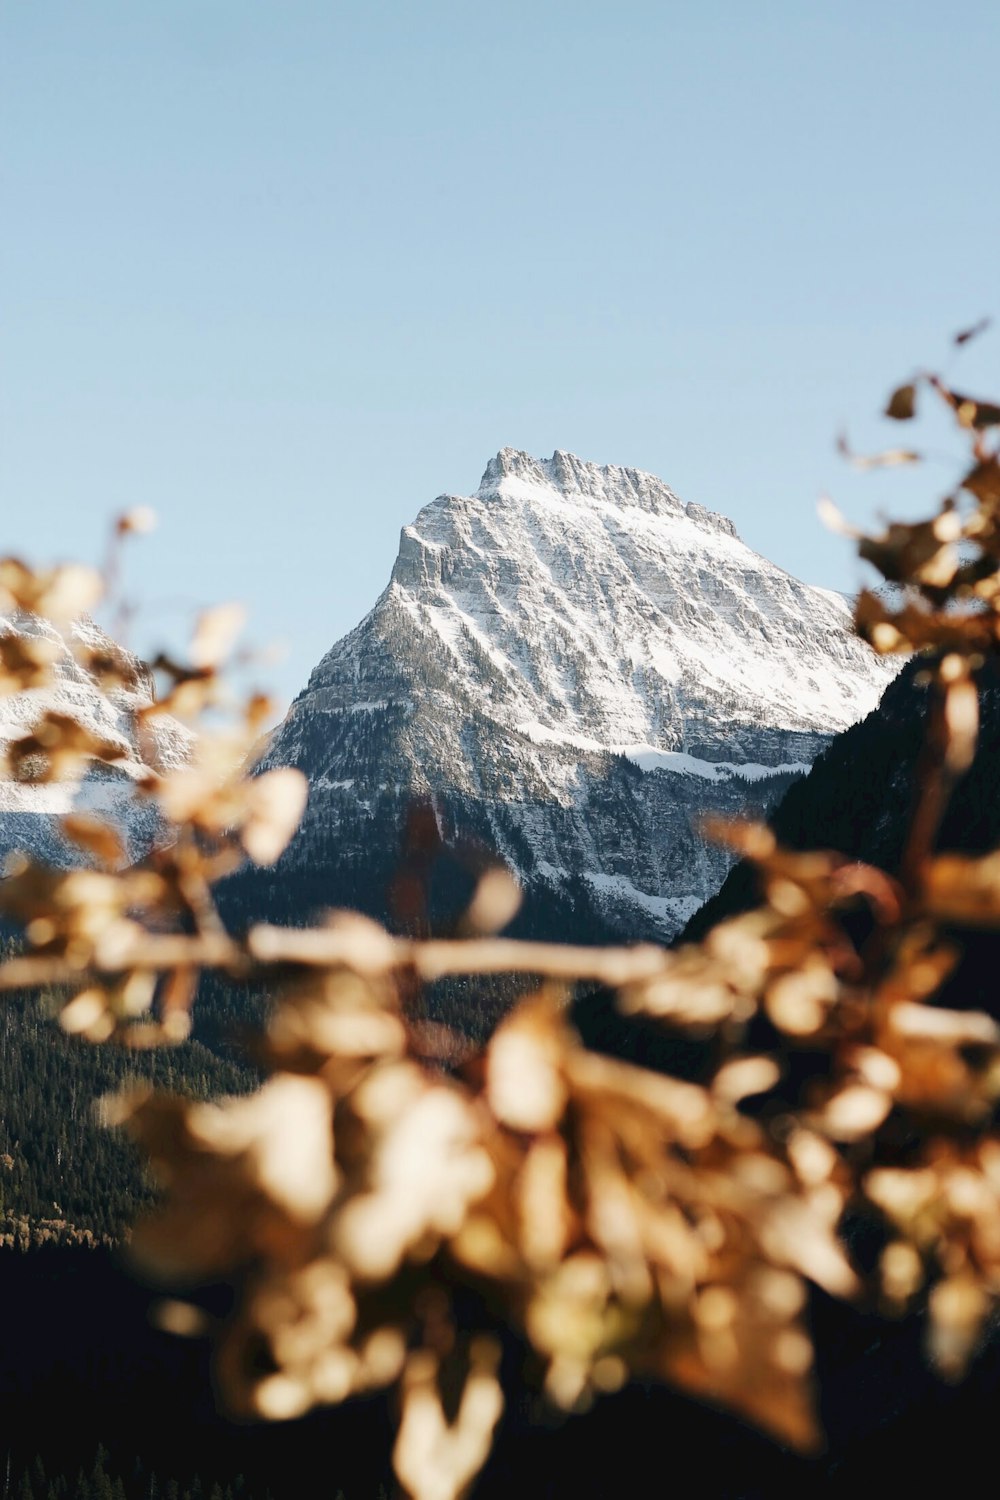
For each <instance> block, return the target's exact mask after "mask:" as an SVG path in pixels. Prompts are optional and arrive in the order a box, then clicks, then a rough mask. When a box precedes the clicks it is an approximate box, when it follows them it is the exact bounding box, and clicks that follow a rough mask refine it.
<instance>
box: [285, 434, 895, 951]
mask: <svg viewBox="0 0 1000 1500" xmlns="http://www.w3.org/2000/svg"><path fill="white" fill-rule="evenodd" d="M892 671H893V669H892V668H889V667H887V666H886V665H885V664H883V663H882V662H881V661H880V660H879V659H878V658H877V657H876V656H875V655H874V654H873V653H872V652H871V651H870V650H869V648H868V647H867V646H865V645H864V644H863V643H861V642H860V641H859V640H857V639H856V638H855V637H854V636H853V635H852V634H851V633H850V611H849V608H848V605H847V603H846V601H845V600H844V599H843V598H842V597H841V596H840V595H838V594H834V593H831V592H829V591H828V590H825V589H818V588H810V587H808V586H807V585H805V584H803V583H800V582H799V581H798V580H797V579H795V578H792V577H791V576H790V575H789V574H787V573H785V572H783V571H782V569H780V568H778V567H776V566H775V565H774V564H772V563H770V562H768V561H767V560H766V559H765V558H763V557H760V556H759V555H758V554H757V553H755V552H753V551H752V549H751V548H750V547H748V546H747V545H746V543H744V542H743V541H742V540H741V539H740V538H739V536H738V535H737V533H736V530H735V528H734V526H733V524H732V522H731V521H729V520H727V519H726V518H725V517H723V516H719V515H715V514H713V513H712V512H710V511H708V510H705V509H704V508H703V507H702V506H699V505H692V504H684V503H683V502H682V501H681V500H680V499H679V498H678V496H677V495H676V494H675V493H674V492H673V490H671V489H670V487H669V486H668V485H666V484H665V483H663V481H662V480H660V479H657V478H656V477H655V476H653V475H651V474H645V473H642V472H641V471H639V470H636V469H624V468H616V467H613V466H610V465H609V466H604V467H599V466H598V465H596V464H592V463H586V462H584V461H582V460H581V459H578V458H575V457H574V456H573V455H572V454H568V453H561V452H556V453H554V454H553V456H552V457H551V458H550V459H536V458H532V457H531V456H530V455H528V454H526V453H521V452H518V451H516V450H514V449H511V448H504V449H502V450H501V452H500V453H498V454H497V456H496V457H495V458H493V459H491V460H490V462H489V464H488V465H487V467H486V471H485V473H484V475H483V478H482V482H481V483H480V485H479V488H478V490H477V491H476V493H475V494H473V495H470V496H459V495H441V496H439V497H438V499H436V500H434V501H432V502H431V503H430V504H429V505H427V506H425V507H424V509H423V510H421V511H420V512H419V514H418V515H417V517H416V520H415V521H414V522H413V524H412V525H411V526H407V527H405V528H404V529H403V532H402V534H401V537H400V545H399V554H398V556H397V559H396V563H395V566H394V568H393V571H392V578H391V580H390V583H389V585H388V587H387V589H386V590H385V592H384V593H383V594H382V596H381V597H380V598H379V600H378V601H377V603H376V604H375V607H374V608H373V609H372V611H371V613H370V614H368V615H367V616H366V617H365V619H364V620H363V621H362V622H361V624H360V625H359V626H358V627H357V628H356V629H355V630H353V631H352V632H351V633H350V634H349V635H347V636H345V637H344V638H343V639H342V640H341V641H339V642H338V643H337V644H336V645H335V646H334V647H333V648H332V650H330V651H329V652H328V653H327V655H326V656H325V657H324V658H323V659H322V661H321V662H320V663H319V665H318V666H317V667H316V669H315V670H314V672H313V673H312V676H311V677H310V679H309V683H308V685H307V687H306V688H305V690H304V691H303V692H302V693H301V694H300V695H299V697H298V698H297V699H296V701H295V703H294V704H293V705H292V707H291V709H290V711H289V713H288V716H287V718H286V719H285V721H284V723H283V724H282V725H281V726H280V728H279V729H278V730H277V731H276V733H275V736H274V740H273V743H272V745H271V748H270V751H269V753H268V756H267V758H266V762H265V764H266V765H269V766H270V765H295V766H298V767H300V768H301V769H302V770H303V771H305V772H306V774H307V775H308V777H309V779H310V782H311V787H312V794H311V798H310V805H309V809H308V811H307V815H306V819H305V822H304V825H303V828H302V830H301V831H300V833H299V835H298V837H297V838H296V840H295V841H294V843H293V845H292V847H291V848H290V849H289V851H288V852H287V854H286V856H285V857H284V859H283V861H282V863H281V865H280V866H279V870H278V876H277V878H276V879H274V880H273V883H272V887H271V891H270V896H271V898H272V899H274V900H275V901H277V902H278V903H279V904H280V903H281V901H282V900H283V899H284V900H294V902H295V903H298V904H301V903H302V902H303V900H305V902H306V903H307V904H313V905H315V904H347V905H359V906H362V907H367V908H369V909H378V908H379V906H380V903H381V899H382V897H381V890H382V883H383V882H384V881H385V879H386V878H388V876H389V874H390V873H391V866H392V863H393V862H394V861H395V859H396V857H397V853H398V847H399V836H400V829H401V827H402V824H403V822H404V819H405V812H406V808H407V806H408V805H409V804H410V803H411V802H412V800H413V799H415V798H423V799H431V800H432V801H433V805H434V807H435V811H436V816H437V820H438V826H439V831H440V833H441V836H442V838H443V839H444V841H445V842H446V843H448V844H453V845H460V844H463V843H464V842H466V841H467V840H470V839H471V840H475V841H478V842H479V843H480V844H482V845H485V846H487V847H489V848H492V849H493V850H495V851H496V852H497V853H498V854H499V855H500V856H501V857H502V858H503V859H504V860H505V861H506V862H507V863H508V864H509V865H510V866H511V867H512V868H513V869H514V870H515V871H516V872H517V873H518V875H519V876H520V878H521V879H522V881H523V882H524V884H525V886H526V888H527V890H528V892H529V897H535V898H537V899H538V900H540V901H541V902H542V903H543V905H545V904H546V903H548V904H547V906H546V910H548V911H550V912H551V911H552V910H553V906H552V903H553V902H554V903H555V908H557V909H559V910H560V912H561V914H562V915H565V913H566V912H567V911H569V910H570V909H572V911H573V913H574V916H575V920H574V927H575V928H576V930H578V931H579V930H580V926H581V922H582V924H583V927H584V929H586V930H596V929H595V928H594V926H593V924H594V923H595V922H596V924H597V927H599V928H602V929H603V930H604V931H605V932H607V931H615V932H617V933H619V934H620V935H622V936H629V935H634V936H639V935H643V936H650V935H656V936H659V937H662V938H669V937H670V936H671V935H672V934H673V933H674V932H675V931H676V930H677V929H678V927H679V926H680V925H681V924H682V923H683V921H684V920H685V918H686V917H687V916H688V915H689V914H690V913H691V912H692V911H693V910H694V909H695V908H696V907H697V906H698V905H699V904H700V903H701V901H702V900H703V899H704V898H705V896H707V895H708V894H709V893H710V892H711V891H713V890H714V889H715V888H716V887H717V885H718V884H719V882H720V881H721V879H722V876H723V875H724V873H725V869H726V866H727V858H726V856H725V855H724V854H723V853H722V852H721V851H718V850H714V849H709V848H708V847H707V846H706V845H705V844H704V842H703V841H702V840H701V839H700V838H699V837H698V835H697V833H696V832H695V831H694V827H693V824H694V821H695V820H696V818H697V816H698V815H699V814H700V813H704V812H707V811H719V812H723V813H727V814H736V813H738V812H740V811H743V810H747V809H751V810H755V811H760V810H762V809H763V808H765V807H766V806H768V805H770V804H771V802H773V800H774V799H775V798H776V797H777V796H778V795H779V794H780V792H781V791H783V790H784V788H785V787H786V786H787V785H788V783H789V780H790V778H792V777H794V776H796V775H798V774H801V773H802V772H803V771H804V770H805V769H806V768H807V767H808V764H809V763H810V762H811V761H812V760H813V758H814V757H815V756H816V755H817V754H818V752H819V751H820V750H822V749H823V748H824V746H825V745H826V744H827V743H828V741H829V740H830V738H831V737H832V736H833V735H834V734H836V733H837V732H838V731H839V730H841V729H843V728H844V727H845V726H847V725H849V724H851V723H853V722H854V721H856V720H857V719H859V718H861V717H862V716H863V715H865V714H866V713H868V712H869V711H870V710H871V709H872V708H873V707H874V706H875V704H876V703H877V701H878V699H879V697H880V695H881V692H882V690H883V688H884V687H885V685H886V684H887V682H888V681H889V679H890V677H891V676H892ZM530 909H531V908H530V901H529V912H530ZM529 925H530V919H529ZM535 925H536V927H537V926H538V925H539V923H538V922H536V923H535ZM540 925H541V927H542V928H544V927H545V926H546V925H547V924H546V920H541V919H540Z"/></svg>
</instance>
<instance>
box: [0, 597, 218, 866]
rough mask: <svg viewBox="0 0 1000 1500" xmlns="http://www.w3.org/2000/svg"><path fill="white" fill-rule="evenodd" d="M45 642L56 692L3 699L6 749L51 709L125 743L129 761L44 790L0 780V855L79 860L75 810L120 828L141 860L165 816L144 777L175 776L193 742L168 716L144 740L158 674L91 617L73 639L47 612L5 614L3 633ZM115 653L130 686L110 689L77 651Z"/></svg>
mask: <svg viewBox="0 0 1000 1500" xmlns="http://www.w3.org/2000/svg"><path fill="white" fill-rule="evenodd" d="M10 634H16V635H20V636H29V637H40V638H41V639H42V640H44V641H45V642H46V644H47V645H48V647H49V649H50V651H51V653H52V658H53V660H52V670H53V674H54V677H55V681H54V683H53V685H52V686H49V687H44V688H32V689H29V690H28V691H25V692H19V693H12V694H8V695H7V696H0V753H2V752H3V751H4V750H6V748H7V746H8V745H9V744H11V742H12V741H14V740H17V739H19V738H21V737H22V736H24V735H26V734H28V733H30V731H31V729H32V727H33V726H34V725H35V724H36V723H37V722H38V720H39V719H40V718H41V716H42V715H43V714H44V713H46V712H53V713H59V714H65V715H67V716H68V717H70V718H72V719H75V720H76V722H77V723H78V724H81V725H82V726H83V727H84V728H85V729H88V730H89V731H90V732H91V733H92V734H94V735H96V736H97V737H98V738H99V739H102V740H105V741H107V742H109V743H110V744H112V745H116V746H120V747H121V759H120V760H116V761H113V762H111V763H109V764H101V763H94V764H93V765H92V768H91V769H90V770H89V771H88V773H87V774H86V775H85V776H82V777H81V778H79V779H78V780H76V781H62V780H61V781H53V782H43V783H39V784H35V783H31V782H24V781H18V780H14V779H12V778H11V777H10V776H9V775H8V776H6V777H4V776H2V775H0V854H8V853H11V852H14V851H17V850H20V851H23V852H24V853H26V854H31V855H34V856H35V857H37V858H39V859H44V860H47V861H48V862H50V863H52V864H56V865H66V864H70V863H75V862H76V861H77V860H78V859H79V855H78V853H75V852H74V851H73V850H72V849H71V848H70V846H68V845H67V844H66V842H65V840H64V839H63V838H62V837H61V835H60V833H59V827H58V820H59V818H61V817H64V816H65V815H66V814H67V813H69V812H71V811H76V812H88V813H93V814H95V815H97V816H100V817H105V818H107V819H108V820H109V821H110V822H112V823H114V824H115V826H116V827H117V828H118V829H119V831H120V833H121V834H122V835H123V836H124V840H125V845H126V849H127V852H128V854H129V855H130V856H131V857H137V856H138V855H139V854H140V853H142V852H143V851H144V849H145V848H146V847H147V846H148V844H149V842H150V840H151V839H152V838H153V836H154V834H155V831H156V824H157V814H156V812H155V810H154V808H153V806H152V805H151V804H150V802H149V801H148V800H147V799H142V798H139V797H137V795H136V792H135V783H136V781H137V780H138V779H139V778H140V777H141V776H143V775H144V774H146V773H147V771H148V769H149V768H152V769H154V770H158V771H165V770H169V769H170V768H171V767H173V766H177V765H180V764H181V763H182V762H183V761H184V760H185V759H186V758H187V755H188V751H189V746H190V740H191V736H190V733H189V731H188V730H186V729H185V728H184V727H183V726H182V725H181V724H179V723H178V722H177V720H176V719H173V718H171V717H170V716H169V715H163V716H158V717H157V718H155V719H154V720H152V721H151V722H152V726H153V727H151V728H146V729H144V730H143V731H142V733H141V735H140V733H139V732H138V730H137V723H136V713H137V711H138V709H140V708H142V707H145V706H146V705H147V704H148V703H150V702H151V701H152V697H153V681H152V675H151V673H150V671H149V669H148V667H146V666H145V665H144V663H142V662H141V661H140V660H139V659H138V657H135V656H133V655H132V654H131V653H130V652H127V651H124V650H123V649H122V648H121V647H120V646H117V645H116V644H115V643H114V642H113V641H112V640H111V638H110V636H108V635H106V634H105V633H104V631H102V630H101V629H100V628H99V626H97V625H95V624H94V622H93V621H92V620H89V619H86V618H84V619H80V620H78V621H77V622H76V623H75V624H74V625H73V626H72V628H71V630H70V632H69V636H68V638H67V637H65V636H64V635H63V634H61V633H60V631H58V630H57V629H56V628H55V626H54V625H52V624H51V623H50V622H49V621H48V620H46V619H44V618H42V617H41V616H39V615H34V614H28V613H25V612H18V613H16V614H14V615H6V616H5V615H0V636H4V635H10ZM74 645H75V646H78V647H79V646H84V647H86V648H88V649H89V650H96V651H98V652H104V653H107V654H108V655H109V656H110V657H112V658H113V659H114V660H115V661H116V664H117V665H118V667H119V669H120V670H121V671H122V672H123V675H124V676H125V677H126V678H127V679H128V682H129V685H128V686H120V687H114V688H111V689H110V690H102V688H101V687H100V686H99V684H98V682H97V680H96V679H95V677H94V676H93V675H92V674H91V673H90V672H89V671H88V670H87V669H86V668H85V667H84V666H82V665H81V663H80V662H79V661H78V660H77V657H76V655H75V654H74V650H73V647H74Z"/></svg>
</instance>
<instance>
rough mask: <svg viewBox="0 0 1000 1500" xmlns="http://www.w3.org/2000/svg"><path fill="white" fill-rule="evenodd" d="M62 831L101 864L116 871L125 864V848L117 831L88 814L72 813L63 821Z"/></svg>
mask: <svg viewBox="0 0 1000 1500" xmlns="http://www.w3.org/2000/svg"><path fill="white" fill-rule="evenodd" d="M61 827H62V831H63V833H64V834H65V835H66V837H67V838H68V839H70V840H71V842H72V843H74V844H76V845H77V847H78V848H80V849H84V850H86V852H87V853H88V854H93V855H94V856H95V858H96V859H98V860H99V861H100V863H101V864H103V865H105V866H107V867H108V868H109V869H115V868H117V867H118V866H119V865H121V864H122V863H123V862H124V859H125V848H124V845H123V844H122V841H121V837H120V835H119V833H118V831H117V829H115V828H113V827H112V826H111V824H110V823H104V822H102V821H101V819H100V818H92V817H90V816H88V815H87V814H86V813H71V814H70V815H69V816H68V817H65V818H63V820H62V824H61Z"/></svg>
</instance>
